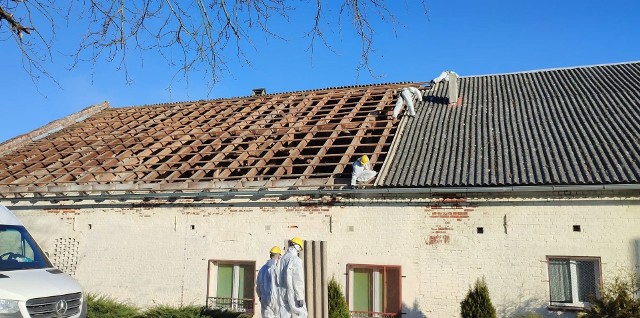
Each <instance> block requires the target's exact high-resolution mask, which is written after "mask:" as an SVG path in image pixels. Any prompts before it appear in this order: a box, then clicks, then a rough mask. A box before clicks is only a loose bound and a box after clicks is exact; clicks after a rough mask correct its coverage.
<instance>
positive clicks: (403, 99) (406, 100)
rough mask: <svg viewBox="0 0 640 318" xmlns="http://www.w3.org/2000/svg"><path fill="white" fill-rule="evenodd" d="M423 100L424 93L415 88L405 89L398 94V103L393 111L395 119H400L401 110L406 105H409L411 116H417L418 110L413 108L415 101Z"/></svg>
mask: <svg viewBox="0 0 640 318" xmlns="http://www.w3.org/2000/svg"><path fill="white" fill-rule="evenodd" d="M421 98H422V93H420V90H419V89H417V88H415V87H413V86H409V87H404V88H402V89H401V90H400V92H399V93H398V101H397V102H396V107H395V108H394V109H393V118H398V115H399V114H400V110H401V109H402V106H403V105H404V104H407V108H408V112H409V116H411V117H413V116H415V115H416V110H415V109H414V107H413V100H414V99H418V100H420V99H421Z"/></svg>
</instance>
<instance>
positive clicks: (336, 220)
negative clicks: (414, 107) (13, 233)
mask: <svg viewBox="0 0 640 318" xmlns="http://www.w3.org/2000/svg"><path fill="white" fill-rule="evenodd" d="M228 203H229V202H227V204H228ZM236 203H237V206H235V207H229V206H223V207H216V206H212V205H206V204H202V202H201V203H200V204H202V205H201V206H198V207H180V206H162V205H160V206H151V205H148V206H147V207H144V206H134V205H129V206H126V207H109V206H106V205H98V204H95V205H94V206H93V207H91V208H82V209H74V207H73V206H67V207H65V209H64V210H51V209H47V210H42V209H38V208H32V209H27V210H19V211H16V214H17V215H18V217H19V218H20V219H21V220H22V221H23V222H24V223H25V224H26V226H27V228H28V229H29V230H30V231H31V233H32V235H33V236H34V237H35V238H36V240H38V242H40V244H41V247H42V248H43V250H45V251H48V252H49V253H50V254H51V253H53V252H54V248H55V242H56V240H58V239H60V238H71V239H73V240H77V241H78V249H77V255H75V256H74V255H69V257H77V260H78V262H77V268H76V272H75V275H74V276H75V277H76V278H77V279H78V280H79V281H80V282H81V284H82V285H83V286H84V287H85V288H86V289H87V291H90V292H96V293H101V294H105V295H110V296H113V297H116V298H118V299H120V300H123V301H127V302H131V303H133V304H136V305H138V306H141V307H148V306H153V305H156V304H169V305H181V304H182V305H187V304H196V305H204V304H205V298H206V296H207V268H208V261H209V260H248V261H255V262H256V268H257V269H258V268H259V267H260V266H261V265H262V264H263V263H264V262H265V261H266V259H267V257H268V251H269V249H270V248H271V246H273V245H281V244H282V243H283V242H284V241H285V240H287V239H289V238H291V237H293V236H300V237H302V238H303V239H305V240H323V241H327V242H328V260H329V262H328V263H329V264H328V267H329V277H331V276H335V277H336V279H337V280H338V281H339V282H340V283H341V284H342V286H343V287H345V286H346V275H345V272H346V266H347V264H349V263H359V264H378V265H401V266H402V274H403V276H404V278H403V282H402V283H403V288H402V290H403V295H402V299H403V307H404V312H405V313H406V315H404V316H403V317H407V318H413V317H430V318H433V317H457V316H459V303H460V301H461V300H462V298H463V297H464V296H465V294H466V292H467V290H468V289H469V287H470V286H471V285H472V284H473V283H474V282H475V280H476V279H477V278H479V277H482V276H484V277H485V278H486V281H487V284H488V286H489V289H490V292H491V297H492V301H493V303H494V305H495V306H496V308H497V310H498V313H499V315H500V316H501V317H511V316H512V315H514V314H515V313H518V312H524V311H527V310H537V311H538V312H539V313H543V314H545V315H547V316H555V315H562V313H555V312H547V311H546V310H544V308H545V307H546V304H547V301H548V298H549V291H548V290H549V287H548V277H547V276H548V275H547V265H546V263H545V261H546V256H548V255H566V256H594V257H600V258H601V260H602V276H603V280H604V281H605V282H607V281H609V280H610V279H611V278H612V277H613V276H615V275H616V274H618V273H620V270H623V269H626V270H630V269H633V268H634V266H636V257H637V255H635V254H636V252H635V246H636V244H638V243H636V242H638V241H639V240H640V230H639V229H640V205H639V204H638V201H634V200H620V199H592V200H569V201H564V200H557V199H549V200H540V199H536V200H531V198H527V199H513V198H511V199H505V198H502V199H500V200H492V199H479V198H476V199H460V198H457V199H419V198H414V199H412V200H408V199H397V198H396V199H392V198H388V197H387V198H380V197H378V198H372V199H366V198H365V199H362V200H343V201H342V203H343V205H341V204H335V203H331V204H329V203H326V204H325V205H320V206H313V205H303V206H300V205H298V204H297V203H295V202H291V203H289V204H281V203H279V204H275V205H272V206H269V205H268V204H267V203H265V206H263V207H256V206H255V205H256V204H255V202H253V203H251V204H243V203H242V202H236ZM119 204H122V202H119ZM243 205H244V207H243ZM247 205H249V206H247ZM9 207H10V206H9ZM10 208H11V207H10ZM505 223H506V233H505ZM573 225H580V227H581V230H582V231H581V232H574V231H573ZM478 227H482V228H483V229H484V233H483V234H478V233H477V228H478ZM257 306H259V304H257ZM257 308H258V307H257ZM257 316H258V315H257ZM565 316H567V317H572V316H573V314H565Z"/></svg>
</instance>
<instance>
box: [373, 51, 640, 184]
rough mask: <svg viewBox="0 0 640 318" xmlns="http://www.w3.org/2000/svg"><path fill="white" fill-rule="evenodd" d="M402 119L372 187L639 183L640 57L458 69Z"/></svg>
mask: <svg viewBox="0 0 640 318" xmlns="http://www.w3.org/2000/svg"><path fill="white" fill-rule="evenodd" d="M459 87H460V96H462V98H463V100H462V105H461V106H449V105H448V101H447V98H446V96H447V89H446V83H441V84H438V85H435V86H434V87H433V88H432V90H430V91H427V92H426V94H425V97H424V100H425V101H424V103H422V104H420V105H418V107H417V109H416V110H417V116H416V117H415V118H406V119H405V120H407V121H408V123H407V125H406V126H405V127H406V129H405V130H404V131H402V133H401V134H399V135H398V136H399V137H398V138H400V140H398V141H396V142H397V143H398V147H397V148H396V149H397V153H396V154H394V156H393V162H390V163H388V164H387V166H388V167H389V171H386V172H385V174H384V176H385V177H384V180H379V181H378V185H380V186H386V187H445V186H446V187H467V186H504V185H514V186H515V185H550V184H553V185H565V184H615V183H638V182H640V63H637V62H635V63H626V64H615V65H601V66H592V67H580V68H572V69H559V70H548V71H538V72H527V73H516V74H502V75H491V76H474V77H463V78H461V79H460V80H459Z"/></svg>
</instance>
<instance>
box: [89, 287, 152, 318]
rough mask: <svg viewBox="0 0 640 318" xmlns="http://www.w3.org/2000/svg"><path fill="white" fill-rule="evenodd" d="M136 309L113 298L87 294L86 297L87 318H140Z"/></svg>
mask: <svg viewBox="0 0 640 318" xmlns="http://www.w3.org/2000/svg"><path fill="white" fill-rule="evenodd" d="M139 313H140V311H139V310H138V308H136V307H134V306H132V305H128V304H125V303H122V302H120V301H117V300H115V299H113V298H110V297H107V296H102V295H96V294H92V293H89V294H88V295H87V318H132V317H140V316H139Z"/></svg>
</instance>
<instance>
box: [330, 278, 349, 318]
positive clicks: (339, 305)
mask: <svg viewBox="0 0 640 318" xmlns="http://www.w3.org/2000/svg"><path fill="white" fill-rule="evenodd" d="M328 292H329V296H328V297H329V318H349V306H348V305H347V301H346V300H345V299H344V294H343V293H342V287H340V283H338V281H337V280H336V279H335V277H332V278H331V280H329V286H328Z"/></svg>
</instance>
